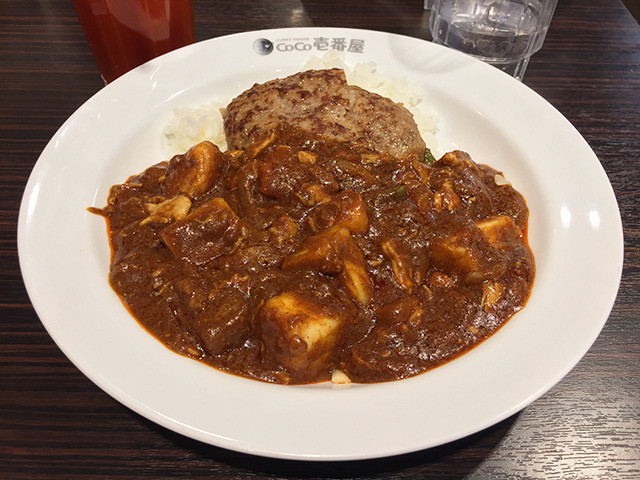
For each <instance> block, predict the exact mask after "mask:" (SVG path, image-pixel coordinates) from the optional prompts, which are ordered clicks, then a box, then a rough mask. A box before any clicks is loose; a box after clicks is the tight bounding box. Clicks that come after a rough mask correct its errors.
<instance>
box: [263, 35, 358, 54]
mask: <svg viewBox="0 0 640 480" xmlns="http://www.w3.org/2000/svg"><path fill="white" fill-rule="evenodd" d="M253 49H254V50H255V51H256V53H258V54H259V55H269V54H271V53H273V52H274V51H276V52H284V53H286V52H309V51H317V52H328V51H330V50H334V51H338V52H350V53H363V52H364V40H363V39H361V38H346V37H315V38H282V39H278V40H275V41H271V40H269V39H268V38H259V39H257V40H255V41H254V42H253Z"/></svg>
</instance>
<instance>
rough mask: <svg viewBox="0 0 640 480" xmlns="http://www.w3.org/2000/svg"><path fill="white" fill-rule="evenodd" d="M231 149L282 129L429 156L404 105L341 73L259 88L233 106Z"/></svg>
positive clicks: (228, 122)
mask: <svg viewBox="0 0 640 480" xmlns="http://www.w3.org/2000/svg"><path fill="white" fill-rule="evenodd" d="M224 117H225V118H224V128H225V133H226V136H227V143H228V145H229V148H236V149H244V148H246V146H247V145H249V144H251V143H252V142H255V141H257V140H259V139H261V138H262V137H264V136H265V135H266V134H268V133H269V132H270V131H271V130H273V129H274V128H275V127H277V126H278V125H280V124H285V125H289V126H292V127H294V128H296V129H300V130H303V131H306V132H310V133H312V134H316V135H320V136H322V137H324V138H327V139H331V140H337V141H344V142H350V143H351V142H353V143H355V144H359V145H361V146H363V147H365V148H368V149H371V150H373V151H375V152H377V153H381V154H389V155H391V156H393V157H397V158H401V157H406V156H417V157H423V156H424V154H425V151H426V145H425V143H424V140H422V138H421V136H420V132H419V131H418V127H417V125H416V123H415V121H414V120H413V115H412V114H411V112H409V111H408V110H407V109H406V108H404V107H403V106H402V105H401V104H398V103H395V102H393V101H392V100H390V99H388V98H385V97H382V96H380V95H378V94H375V93H371V92H368V91H366V90H364V89H362V88H360V87H356V86H353V85H348V84H347V80H346V77H345V74H344V71H343V70H341V69H331V70H309V71H306V72H301V73H297V74H295V75H291V76H289V77H286V78H283V79H276V80H272V81H270V82H266V83H262V84H256V85H254V86H253V87H252V88H250V89H249V90H247V91H245V92H244V93H242V94H241V95H239V96H238V97H236V98H235V99H234V100H233V101H232V102H231V103H230V104H229V106H228V107H227V109H226V113H225V115H224Z"/></svg>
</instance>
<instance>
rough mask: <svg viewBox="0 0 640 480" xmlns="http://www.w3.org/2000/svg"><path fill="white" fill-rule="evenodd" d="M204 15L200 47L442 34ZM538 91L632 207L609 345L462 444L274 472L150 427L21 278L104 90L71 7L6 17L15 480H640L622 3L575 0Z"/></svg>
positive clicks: (401, 0) (542, 61)
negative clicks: (74, 143)
mask: <svg viewBox="0 0 640 480" xmlns="http://www.w3.org/2000/svg"><path fill="white" fill-rule="evenodd" d="M195 3H196V22H197V36H198V39H200V40H203V39H207V38H211V37H216V36H220V35H225V34H230V33H236V32H241V31H246V30H253V29H259V28H266V27H269V28H270V27H289V26H293V27H298V26H336V27H338V26H339V27H356V28H366V29H373V30H382V31H389V32H394V33H400V34H405V35H410V36H415V37H420V38H427V37H428V36H429V33H428V20H427V14H425V12H423V10H422V8H421V4H422V2H421V0H368V1H358V0H342V1H338V0H280V1H266V0H251V1H249V0H215V1H214V0H212V1H207V0H196V1H195ZM524 83H526V84H527V85H528V86H530V87H531V88H532V89H533V90H535V91H536V92H538V93H539V94H541V95H542V96H543V97H544V98H546V99H547V100H548V101H549V102H551V103H552V104H553V105H554V106H555V107H556V108H558V109H559V110H560V112H562V114H564V115H565V116H566V117H567V118H568V119H569V120H570V121H571V122H572V123H573V124H574V125H575V126H576V128H577V129H578V130H579V131H580V133H581V134H582V135H583V136H584V137H585V138H586V140H587V142H588V143H589V144H590V145H591V147H592V148H593V150H594V151H595V153H596V154H597V156H598V158H599V159H600V161H601V162H602V165H603V166H604V168H605V170H606V172H607V174H608V176H609V178H610V180H611V183H612V185H613V188H614V190H615V193H616V196H617V199H618V202H619V204H620V211H621V214H622V220H623V224H624V235H625V263H624V271H623V277H622V283H621V285H620V291H619V295H618V298H617V301H616V303H615V306H614V308H613V311H612V312H611V315H610V317H609V320H608V322H607V324H606V325H605V327H604V329H603V331H602V333H601V335H600V337H599V338H598V339H597V341H596V342H595V344H594V345H593V347H592V348H591V349H590V351H589V352H588V353H587V355H586V356H585V357H584V358H583V360H582V361H581V362H580V363H579V364H578V365H577V366H576V367H575V368H574V369H573V370H572V371H571V373H570V374H569V375H567V376H566V377H565V378H564V379H563V380H562V381H561V382H560V383H559V384H558V385H557V386H555V387H554V388H553V389H551V390H550V391H549V392H548V393H547V394H546V395H544V396H543V397H542V398H540V399H539V400H537V401H536V402H534V403H533V404H532V405H530V406H529V407H527V408H525V409H524V410H523V411H522V412H520V413H519V414H517V415H514V416H513V417H511V418H509V419H507V420H505V421H503V422H501V423H499V424H497V425H495V426H493V427H491V428H488V429H487V430H484V431H482V432H479V433H476V434H474V435H472V436H470V437H467V438H464V439H461V440H459V441H456V442H453V443H451V444H447V445H443V446H440V447H438V448H433V449H430V450H426V451H421V452H416V453H412V454H408V455H403V456H399V457H393V458H385V459H378V460H372V461H360V462H348V463H344V462H339V463H304V462H290V461H278V460H271V459H264V458H258V457H252V456H249V455H244V454H239V453H234V452H230V451H226V450H222V449H219V448H215V447H211V446H208V445H204V444H201V443H198V442H196V441H193V440H190V439H187V438H185V437H182V436H180V435H178V434H175V433H173V432H171V431H168V430H166V429H164V428H162V427H159V426H157V425H155V424H153V423H151V422H149V421H147V420H145V419H144V418H142V417H140V416H138V415H137V414H135V413H133V412H132V411H130V410H129V409H127V408H125V407H123V406H122V405H120V404H119V403H118V402H116V401H115V400H113V399H112V398H111V397H109V396H108V395H107V394H105V393H104V392H102V391H101V390H100V389H98V388H97V387H96V386H95V385H94V384H93V383H91V381H90V380H88V379H87V378H86V377H84V376H83V375H82V374H81V373H80V372H79V371H78V370H77V369H76V368H75V367H74V366H73V365H72V364H71V363H70V362H69V361H68V360H67V359H66V357H65V356H64V355H63V354H62V353H61V352H60V350H59V349H58V347H57V346H56V345H55V344H54V343H53V341H52V340H51V338H50V337H49V336H48V335H47V333H46V331H45V330H44V328H43V326H42V324H41V323H40V321H39V319H38V316H37V315H36V313H35V312H34V310H33V308H32V306H31V304H30V302H29V298H28V296H27V293H26V291H25V288H24V285H23V282H22V278H21V275H20V270H19V265H18V254H17V245H16V228H17V218H18V210H19V206H20V200H21V196H22V192H23V189H24V186H25V183H26V181H27V178H28V176H29V173H30V171H31V169H32V167H33V165H34V163H35V162H36V160H37V158H38V156H39V154H40V152H41V151H42V149H43V148H44V146H45V145H46V143H47V141H48V140H49V139H50V138H51V136H52V135H53V134H54V133H55V131H56V130H57V129H58V128H59V127H60V126H61V125H62V123H63V122H64V120H65V119H66V118H67V117H68V116H69V115H71V114H72V113H73V112H74V110H75V109H76V108H78V107H79V106H80V105H81V104H82V103H83V102H84V101H86V100H87V99H88V98H90V97H91V96H92V95H93V94H94V93H95V92H97V91H98V90H99V89H100V88H101V87H102V82H101V79H100V77H99V75H98V72H97V70H96V67H95V64H94V61H93V58H92V56H91V52H90V51H89V48H88V46H87V43H86V41H85V38H84V35H83V33H82V30H81V28H80V26H79V24H78V22H77V20H76V17H75V13H74V10H73V7H72V5H71V2H70V1H68V0H11V1H3V2H1V3H0V478H2V479H81V478H88V479H93V478H113V479H124V478H225V479H227V478H395V479H425V478H473V479H485V478H491V479H493V478H498V479H507V478H509V479H511V478H536V479H538V478H539V479H582V478H585V479H591V478H593V479H616V478H624V479H638V478H640V327H639V324H640V238H639V235H640V226H639V219H640V216H639V215H638V213H639V208H638V206H639V205H640V193H639V192H640V186H639V183H640V173H639V169H640V164H639V162H638V159H639V157H640V153H639V152H640V27H639V26H638V24H637V22H636V21H635V20H634V18H633V17H632V16H631V15H630V14H629V12H628V11H627V10H626V9H625V7H624V5H623V4H622V3H621V1H620V0H560V1H559V5H558V8H557V11H556V14H555V17H554V20H553V23H552V25H551V28H550V30H549V35H548V37H547V40H546V42H545V45H544V47H543V49H542V50H541V51H540V52H539V53H538V54H536V55H535V56H534V57H533V59H532V61H531V63H530V65H529V68H528V71H527V74H526V76H525V80H524ZM576 181H578V180H576ZM584 261H585V262H589V261H590V259H588V258H585V259H584ZM593 281H594V282H597V281H598V279H596V278H594V279H593ZM585 301H589V299H585ZM543 354H544V351H541V355H543Z"/></svg>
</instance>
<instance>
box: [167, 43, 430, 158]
mask: <svg viewBox="0 0 640 480" xmlns="http://www.w3.org/2000/svg"><path fill="white" fill-rule="evenodd" d="M325 68H342V69H343V70H344V71H345V74H346V76H347V82H348V83H349V84H350V85H357V86H359V87H361V88H364V89H365V90H369V91H370V92H374V93H377V94H379V95H383V96H385V97H387V98H390V99H392V100H393V101H395V102H397V103H401V104H403V105H404V106H405V107H406V108H407V109H408V110H409V111H410V112H411V113H412V114H413V117H414V119H415V121H416V124H417V125H418V129H419V130H420V134H421V135H422V137H423V138H424V140H425V142H426V143H427V146H429V147H430V148H432V149H433V148H434V147H436V146H437V145H436V138H435V134H436V133H437V131H438V117H437V115H436V113H435V111H434V110H433V108H432V107H431V106H430V105H429V104H428V102H427V101H426V100H425V97H426V95H425V92H424V91H423V90H422V89H421V88H420V87H419V86H417V85H415V84H413V83H412V82H411V81H409V80H408V79H407V78H406V77H398V78H390V77H387V76H384V75H382V74H380V73H378V71H377V69H376V64H375V63H374V62H369V63H358V64H356V65H354V66H353V67H349V66H348V65H347V64H346V63H345V61H344V55H340V54H339V53H338V52H335V53H334V52H330V53H327V54H326V55H324V56H323V57H322V58H320V57H312V58H311V59H310V60H309V61H308V62H307V63H306V64H305V65H304V67H303V68H302V70H320V69H325ZM239 93H240V92H238V94H239ZM230 101H231V99H216V100H213V101H212V102H211V103H209V104H206V105H199V106H196V107H179V108H175V109H174V111H173V118H172V119H171V121H170V122H169V123H168V124H167V126H166V127H165V130H164V137H165V141H166V145H167V150H168V151H169V153H170V154H171V155H174V154H176V153H183V152H185V151H187V150H188V149H189V148H190V147H192V146H193V145H195V144H196V143H199V142H201V141H203V140H209V141H211V142H213V143H215V144H216V145H217V146H218V147H219V148H220V149H221V150H223V151H224V150H226V148H227V142H226V139H225V135H224V127H223V123H222V114H221V113H220V110H221V109H223V108H224V107H226V106H227V105H228V103H229V102H230Z"/></svg>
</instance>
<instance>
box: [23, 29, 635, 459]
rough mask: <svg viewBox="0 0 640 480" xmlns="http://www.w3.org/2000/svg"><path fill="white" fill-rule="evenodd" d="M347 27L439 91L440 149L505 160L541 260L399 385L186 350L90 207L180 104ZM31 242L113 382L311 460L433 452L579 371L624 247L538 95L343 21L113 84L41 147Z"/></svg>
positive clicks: (604, 198) (134, 163)
mask: <svg viewBox="0 0 640 480" xmlns="http://www.w3.org/2000/svg"><path fill="white" fill-rule="evenodd" d="M260 39H264V40H267V41H264V40H263V41H260V42H256V41H257V40H260ZM318 39H325V40H326V42H327V43H325V42H324V41H320V40H318ZM334 39H344V43H343V44H345V45H347V49H348V48H349V45H350V46H351V47H352V48H351V50H352V51H349V52H346V61H347V63H360V62H366V61H375V62H376V63H377V66H378V70H379V71H380V72H381V73H383V74H385V75H388V76H391V77H397V76H406V77H407V78H409V79H411V80H412V81H413V82H415V83H416V84H418V85H420V86H421V87H422V88H424V90H425V91H426V93H427V95H428V97H429V99H430V102H431V103H432V105H433V107H434V108H435V110H436V112H437V113H438V115H439V117H440V131H439V133H438V142H439V143H438V149H439V150H440V151H442V152H444V151H446V150H450V149H453V148H460V149H464V150H466V151H468V152H469V153H470V154H471V155H472V157H473V158H474V159H475V160H476V161H478V162H481V163H488V164H490V165H492V166H494V167H495V168H498V169H501V170H503V171H504V172H505V176H506V177H507V178H508V179H509V180H510V181H511V182H512V183H513V184H514V186H515V187H516V188H517V189H518V190H520V191H521V192H522V193H523V194H524V196H525V198H526V199H527V202H528V205H529V208H530V220H529V239H530V245H531V248H532V250H533V252H534V255H535V258H536V262H537V276H536V281H535V286H534V289H533V293H532V295H531V299H530V301H529V304H528V305H527V307H526V308H525V309H524V310H523V311H522V312H520V313H518V314H517V315H516V316H515V317H514V318H512V319H511V321H509V322H508V323H507V324H506V325H505V326H504V327H503V328H502V329H501V330H500V331H499V332H498V333H497V334H495V335H494V336H493V337H491V338H490V339H488V340H487V341H485V342H484V343H482V344H481V345H480V346H478V347H476V348H475V349H473V350H472V351H471V352H469V353H467V354H466V355H464V356H462V357H461V358H459V359H456V360H455V361H453V362H451V363H449V364H447V365H444V366H442V367H440V368H437V369H435V370H433V371H431V372H428V373H426V374H423V375H420V376H418V377H415V378H412V379H408V380H402V381H398V382H391V383H385V384H376V385H352V386H349V387H341V388H337V387H332V386H331V385H329V384H322V385H316V386H301V387H299V386H297V387H292V386H278V385H269V384H265V383H261V382H257V381H252V380H247V379H242V378H237V377H235V376H232V375H228V374H224V373H221V372H218V371H216V370H214V369H212V368H210V367H207V366H205V365H203V364H201V363H199V362H197V361H195V360H191V359H188V358H184V357H181V356H179V355H177V354H174V353H172V352H171V351H169V350H168V349H166V348H165V347H164V346H162V345H161V344H160V343H159V342H158V341H156V340H155V339H154V338H152V337H151V336H150V335H149V334H147V333H146V332H145V331H144V330H143V329H142V328H140V327H139V325H138V324H137V323H136V321H135V320H134V319H133V318H132V317H130V316H129V314H128V313H127V311H126V310H125V309H124V307H123V306H122V304H121V303H120V300H119V299H118V298H117V297H116V295H115V294H114V293H113V291H112V290H111V289H110V287H109V285H108V284H107V274H108V269H109V248H108V244H107V237H106V229H105V225H104V221H103V219H102V218H100V217H98V216H95V215H92V214H89V213H88V212H87V211H86V207H88V206H92V205H93V206H98V207H102V206H104V205H105V201H106V198H107V195H108V190H109V187H110V186H111V185H113V184H116V183H121V182H123V181H124V180H125V179H126V178H127V177H128V176H129V175H131V174H134V173H138V172H140V171H142V170H143V169H145V168H146V167H148V166H150V165H152V164H154V163H157V162H158V161H160V160H164V159H165V158H164V149H163V138H162V128H163V126H164V125H165V124H166V122H167V121H168V119H169V118H170V117H171V112H172V109H173V108H174V107H177V106H183V105H198V104H203V103H207V102H208V101H210V100H212V99H214V98H231V97H233V96H234V95H237V94H239V93H240V92H242V91H243V90H244V89H246V88H248V87H250V86H251V85H252V84H253V83H255V82H260V81H265V80H269V79H272V78H276V77H282V76H285V75H287V74H290V73H294V72H296V71H298V70H300V69H301V67H302V66H303V65H304V63H305V62H306V60H307V59H308V58H309V57H310V56H311V55H321V54H322V53H323V51H322V50H320V48H321V47H322V46H323V45H327V44H328V45H332V44H333V45H340V44H342V43H340V42H341V40H337V41H334ZM269 46H271V48H269ZM269 52H270V53H269ZM18 240H19V242H18V243H19V252H20V265H21V268H22V272H23V275H24V280H25V283H26V286H27V289H28V291H29V295H30V297H31V300H32V302H33V305H34V307H35V309H36V310H37V313H38V315H39V316H40V318H41V320H42V322H43V324H44V325H45V327H46V328H47V330H48V332H49V333H50V334H51V336H52V337H53V339H54V340H55V341H56V343H57V344H58V345H59V346H60V348H61V349H62V350H63V351H64V353H65V354H66V355H67V356H68V357H69V359H70V360H71V361H72V362H73V363H74V364H75V365H76V366H77V367H78V368H79V369H80V370H81V371H82V372H83V373H84V374H85V375H87V376H88V377H89V378H90V379H91V380H92V381H94V382H95V383H96V384H97V385H98V386H99V387H101V388H102V389H103V390H105V391H106V392H107V393H109V394H110V395H112V396H113V397H114V398H116V399H117V400H119V401H120V402H122V403H123V404H124V405H126V406H128V407H130V408H131V409H133V410H134V411H136V412H138V413H140V414H141V415H143V416H145V417H147V418H148V419H150V420H152V421H154V422H157V423H158V424H160V425H163V426H165V427H167V428H169V429H171V430H174V431H176V432H179V433H181V434H184V435H187V436H189V437H192V438H194V439H198V440H201V441H203V442H207V443H210V444H213V445H217V446H220V447H225V448H229V449H232V450H237V451H241V452H247V453H252V454H258V455H265V456H271V457H278V458H290V459H306V460H347V459H363V458H373V457H380V456H386V455H392V454H399V453H404V452H410V451H415V450H419V449H424V448H428V447H433V446H436V445H439V444H442V443H445V442H449V441H451V440H455V439H457V438H460V437H463V436H466V435H469V434H471V433H474V432H477V431H479V430H481V429H483V428H485V427H488V426H490V425H492V424H495V423H496V422H498V421H500V420H502V419H504V418H506V417H508V416H510V415H512V414H514V413H516V412H517V411H519V410H520V409H522V408H523V407H525V406H526V405H528V404H529V403H531V402H532V401H534V400H535V399H536V398H538V397H539V396H540V395H542V394H543V393H544V392H546V391H547V390H548V389H549V388H551V387H552V386H553V385H554V384H555V383H557V382H558V381H559V380H560V379H561V378H562V377H563V376H564V375H566V374H567V372H569V370H570V369H571V368H572V367H573V366H574V365H575V364H576V363H577V362H578V361H579V360H580V358H581V357H582V356H583V355H584V354H585V353H586V352H587V350H588V349H589V347H590V346H591V344H592V343H593V341H594V340H595V338H596V337H597V335H598V333H599V332H600V330H601V328H602V327H603V325H604V323H605V321H606V319H607V317H608V315H609V313H610V310H611V308H612V306H613V303H614V300H615V297H616V293H617V289H618V285H619V281H620V275H621V271H622V249H623V244H622V227H621V221H620V215H619V212H618V208H617V204H616V201H615V197H614V194H613V191H612V189H611V186H610V184H609V182H608V180H607V177H606V175H605V173H604V170H603V169H602V167H601V165H600V163H599V161H598V159H597V158H596V156H595V155H594V153H593V152H592V150H591V149H590V148H589V146H588V145H587V143H586V142H585V141H584V139H583V138H582V137H581V136H580V135H579V133H578V132H577V131H576V130H575V129H574V128H573V126H572V125H571V124H570V123H569V122H568V121H567V120H566V119H565V118H564V117H563V116H562V115H561V114H560V113H558V112H557V111H556V110H555V109H554V108H553V107H552V106H550V105H549V104H548V103H547V102H546V101H545V100H543V99H542V98H541V97H540V96H538V95H537V94H536V93H534V92H533V91H531V90H530V89H528V88H527V87H526V86H524V85H523V84H521V83H519V82H517V81H515V80H514V79H512V78H511V77H508V76H507V75H505V74H503V73H502V72H500V71H498V70H496V69H494V68H492V67H490V66H487V65H485V64H482V63H480V62H478V61H475V60H472V59H470V58H468V57H466V56H464V55H462V54H459V53H457V52H454V51H452V50H448V49H445V48H444V47H440V46H436V45H433V44H431V43H428V42H425V41H422V40H418V39H414V38H408V37H402V36H397V35H391V34H386V33H378V32H370V31H362V30H349V29H328V28H317V29H315V28H312V29H288V30H269V31H261V32H249V33H243V34H239V35H233V36H229V37H223V38H218V39H213V40H210V41H206V42H202V43H199V44H196V45H192V46H190V47H187V48H184V49H181V50H178V51H175V52H173V53H171V54H168V55H165V56H163V57H161V58H159V59H156V60H154V61H151V62H149V63H147V64H145V65H143V66H141V67H139V68H138V69H136V70H134V71H132V72H130V73H128V74H127V75H125V76H123V77H121V78H120V79H118V80H117V81H115V82H113V83H112V84H110V85H108V86H107V87H105V88H104V89H102V90H101V91H100V92H98V93H97V94H96V95H95V96H94V97H93V98H91V99H90V100H89V101H88V102H86V103H85V104H84V105H83V106H82V107H80V108H79V109H78V110H77V111H76V112H75V113H74V114H73V115H72V116H71V117H70V118H69V119H68V120H67V121H66V122H65V123H64V125H63V126H62V127H61V128H60V130H59V131H58V132H57V133H56V134H55V136H54V137H53V138H52V140H51V141H50V142H49V144H48V145H47V147H46V148H45V149H44V151H43V152H42V155H41V157H40V159H39V160H38V162H37V164H36V166H35V168H34V170H33V173H32V175H31V178H30V179H29V182H28V184H27V188H26V191H25V195H24V199H23V203H22V207H21V211H20V219H19V226H18Z"/></svg>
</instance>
